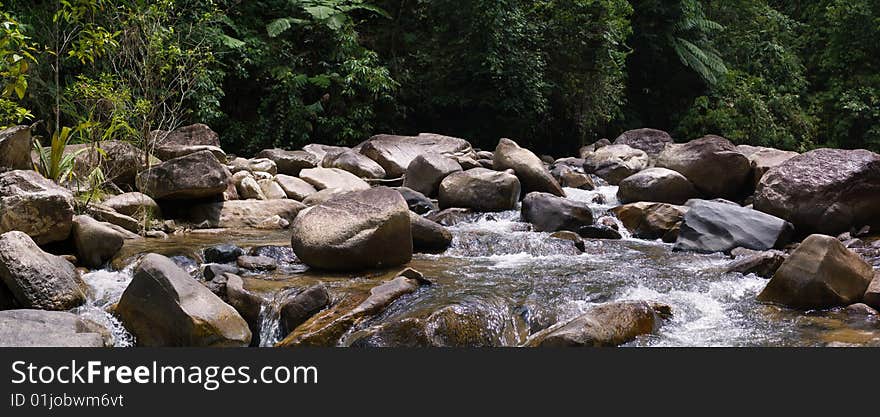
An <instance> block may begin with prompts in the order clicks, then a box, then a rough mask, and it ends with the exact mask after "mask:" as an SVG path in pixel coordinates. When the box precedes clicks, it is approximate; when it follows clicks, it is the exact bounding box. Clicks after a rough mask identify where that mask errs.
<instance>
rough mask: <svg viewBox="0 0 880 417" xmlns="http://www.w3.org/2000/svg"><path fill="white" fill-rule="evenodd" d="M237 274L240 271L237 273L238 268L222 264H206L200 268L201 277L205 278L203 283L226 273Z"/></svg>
mask: <svg viewBox="0 0 880 417" xmlns="http://www.w3.org/2000/svg"><path fill="white" fill-rule="evenodd" d="M239 272H241V271H239V269H238V267H236V266H232V265H223V264H207V265H205V267H204V268H202V276H203V277H205V281H212V280H214V278H216V277H219V276H221V275H223V274H226V273H230V274H235V275H238V274H239ZM224 282H225V281H224Z"/></svg>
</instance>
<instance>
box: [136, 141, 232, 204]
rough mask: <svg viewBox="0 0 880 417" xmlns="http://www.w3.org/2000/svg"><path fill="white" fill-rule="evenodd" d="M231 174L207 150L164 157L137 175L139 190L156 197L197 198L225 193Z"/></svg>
mask: <svg viewBox="0 0 880 417" xmlns="http://www.w3.org/2000/svg"><path fill="white" fill-rule="evenodd" d="M231 179H232V174H230V173H229V170H228V169H226V167H225V166H224V165H223V164H221V163H220V161H218V160H217V158H216V157H215V156H214V154H212V153H211V152H208V151H201V152H196V153H194V154H190V155H187V156H183V157H180V158H175V159H172V160H169V161H165V162H163V163H161V164H159V165H156V166H154V167H153V168H150V169H148V170H146V171H144V172H141V173H140V174H138V176H137V185H138V190H140V191H141V192H142V193H144V194H146V195H148V196H150V197H152V198H155V199H195V198H204V197H214V196H219V195H221V194H223V192H224V191H226V187H227V186H228V185H229V181H230V180H231Z"/></svg>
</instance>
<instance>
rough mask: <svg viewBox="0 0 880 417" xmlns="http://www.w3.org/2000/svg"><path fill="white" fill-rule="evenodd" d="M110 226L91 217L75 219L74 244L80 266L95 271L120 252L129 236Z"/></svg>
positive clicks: (76, 217) (77, 217)
mask: <svg viewBox="0 0 880 417" xmlns="http://www.w3.org/2000/svg"><path fill="white" fill-rule="evenodd" d="M110 226H111V225H109V224H108V223H102V222H99V221H97V220H95V219H93V218H91V217H89V216H75V217H74V218H73V232H72V237H73V244H74V247H76V257H77V259H78V260H79V262H80V264H82V265H83V266H86V267H89V268H92V269H95V268H98V267H100V266H101V265H103V264H104V262H107V261H109V260H110V259H113V256H114V255H116V253H117V252H119V249H121V248H122V244H123V243H124V242H125V239H126V238H127V237H128V236H127V235H126V234H123V233H121V232H119V231H118V230H116V229H114V228H113V227H110Z"/></svg>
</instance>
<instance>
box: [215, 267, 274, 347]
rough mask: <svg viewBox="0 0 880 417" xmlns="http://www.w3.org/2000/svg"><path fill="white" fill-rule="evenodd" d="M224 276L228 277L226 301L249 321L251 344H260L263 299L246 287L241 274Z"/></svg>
mask: <svg viewBox="0 0 880 417" xmlns="http://www.w3.org/2000/svg"><path fill="white" fill-rule="evenodd" d="M224 278H226V302H227V303H229V305H230V306H232V308H234V309H235V311H237V312H238V314H240V315H241V318H243V319H244V321H245V322H247V325H248V329H249V330H250V332H251V335H252V337H251V346H259V345H260V326H261V324H262V323H261V320H260V310H262V308H263V303H264V301H263V299H262V298H260V296H258V295H256V294H254V293H252V292H250V291H248V290H247V289H245V288H244V281H243V280H242V279H241V277H240V276H238V275H235V274H230V273H227V274H225V275H224Z"/></svg>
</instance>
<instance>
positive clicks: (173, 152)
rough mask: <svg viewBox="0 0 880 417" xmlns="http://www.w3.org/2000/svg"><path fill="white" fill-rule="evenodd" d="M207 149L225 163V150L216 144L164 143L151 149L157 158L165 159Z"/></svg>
mask: <svg viewBox="0 0 880 417" xmlns="http://www.w3.org/2000/svg"><path fill="white" fill-rule="evenodd" d="M201 151H208V152H211V153H212V154H214V156H215V157H216V158H217V160H218V161H220V163H221V164H225V163H226V152H224V151H223V149H220V148H219V147H217V146H209V145H190V146H181V145H170V146H168V145H166V146H157V147H156V148H155V149H153V155H155V156H156V157H157V158H159V159H161V160H163V161H167V160H169V159H174V158H180V157H181V156H187V155H189V154H193V153H196V152H201Z"/></svg>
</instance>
